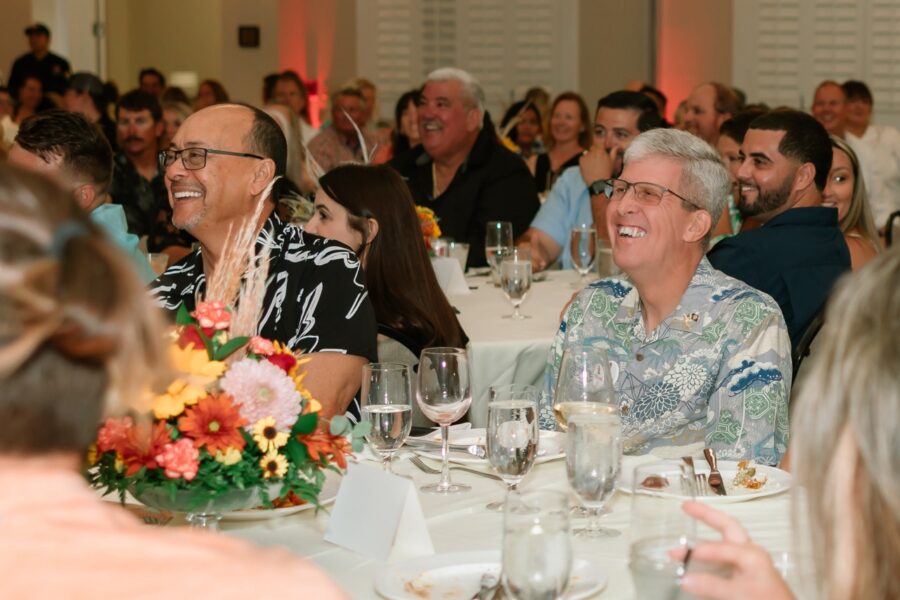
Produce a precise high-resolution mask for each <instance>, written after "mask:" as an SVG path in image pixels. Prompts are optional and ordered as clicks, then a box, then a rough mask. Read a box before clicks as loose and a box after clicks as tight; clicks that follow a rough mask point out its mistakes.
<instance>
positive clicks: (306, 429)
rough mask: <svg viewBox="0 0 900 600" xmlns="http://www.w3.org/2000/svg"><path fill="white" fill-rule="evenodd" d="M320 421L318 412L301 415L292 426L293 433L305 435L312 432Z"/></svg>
mask: <svg viewBox="0 0 900 600" xmlns="http://www.w3.org/2000/svg"><path fill="white" fill-rule="evenodd" d="M318 423H319V416H318V415H317V414H316V413H306V414H305V415H300V418H299V419H297V422H296V423H294V426H293V427H292V428H291V435H305V434H307V433H312V432H313V431H315V430H316V425H317V424H318Z"/></svg>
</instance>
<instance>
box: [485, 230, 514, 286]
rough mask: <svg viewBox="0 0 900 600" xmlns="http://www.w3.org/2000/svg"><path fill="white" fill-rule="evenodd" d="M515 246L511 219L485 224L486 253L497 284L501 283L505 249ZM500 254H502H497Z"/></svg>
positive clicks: (492, 276)
mask: <svg viewBox="0 0 900 600" xmlns="http://www.w3.org/2000/svg"><path fill="white" fill-rule="evenodd" d="M512 247H513V232H512V223H510V222H509V221H490V222H489V223H488V224H487V225H486V226H485V234H484V255H485V258H486V259H487V263H488V265H489V266H490V267H491V278H492V280H493V282H494V285H495V286H499V285H500V272H499V270H498V269H499V267H500V259H501V258H502V254H503V253H504V251H507V252H508V251H509V249H510V248H512ZM498 254H500V255H501V256H497V255H498Z"/></svg>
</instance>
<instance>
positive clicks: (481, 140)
mask: <svg viewBox="0 0 900 600" xmlns="http://www.w3.org/2000/svg"><path fill="white" fill-rule="evenodd" d="M496 136H497V134H496V133H495V131H494V122H493V121H492V120H491V115H490V113H488V112H487V111H485V113H484V121H483V124H482V127H481V129H480V130H479V131H478V135H477V136H476V137H475V143H474V144H473V145H472V149H471V150H469V154H467V155H466V158H465V160H464V161H463V162H462V164H461V165H460V166H459V170H458V171H457V173H465V172H466V171H467V170H468V168H469V165H472V166H476V167H477V166H481V165H484V164H487V162H488V161H489V160H490V158H491V150H492V148H493V145H494V141H495V139H496ZM432 162H433V160H432V158H431V156H429V155H428V152H426V151H424V147H423V152H422V154H421V155H420V156H419V157H418V158H416V166H417V167H427V166H430V165H431V163H432Z"/></svg>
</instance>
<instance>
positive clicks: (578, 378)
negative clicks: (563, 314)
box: [553, 344, 615, 431]
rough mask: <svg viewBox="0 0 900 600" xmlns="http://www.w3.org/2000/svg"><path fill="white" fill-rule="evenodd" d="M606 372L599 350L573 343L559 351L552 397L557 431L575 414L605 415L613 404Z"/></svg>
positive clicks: (609, 374)
mask: <svg viewBox="0 0 900 600" xmlns="http://www.w3.org/2000/svg"><path fill="white" fill-rule="evenodd" d="M610 369H611V367H610V364H609V357H608V356H607V354H606V350H605V349H603V348H601V347H598V346H593V345H589V344H576V345H573V346H570V347H568V348H566V349H565V350H564V351H563V356H562V360H561V361H560V364H559V373H558V375H557V377H556V390H555V392H554V394H553V414H554V415H555V416H556V422H557V424H558V425H559V428H560V429H561V430H563V431H565V430H566V427H567V422H568V420H569V418H571V416H572V415H573V414H575V413H591V412H597V411H599V412H608V405H615V390H614V388H613V377H612V372H611V370H610Z"/></svg>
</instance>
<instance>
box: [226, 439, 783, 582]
mask: <svg viewBox="0 0 900 600" xmlns="http://www.w3.org/2000/svg"><path fill="white" fill-rule="evenodd" d="M653 459H654V457H647V456H643V457H631V456H626V457H624V458H623V462H622V468H623V470H624V469H633V468H634V465H635V464H638V463H639V462H642V461H647V460H653ZM428 462H429V464H431V465H433V466H436V465H437V464H438V463H437V462H435V461H430V460H429V461H428ZM394 470H395V472H397V473H398V474H400V475H409V476H412V478H413V480H414V482H415V484H416V486H417V487H418V486H419V485H422V484H424V483H431V482H433V481H435V480H436V479H437V477H438V476H437V475H427V474H425V473H422V472H421V471H419V470H418V469H417V468H416V467H415V466H414V465H413V464H412V463H410V461H409V460H406V459H401V460H397V461H396V462H395V469H394ZM452 476H453V478H454V480H459V481H461V482H464V483H467V484H469V485H471V486H472V491H470V492H468V493H465V494H456V495H451V496H438V495H432V494H423V493H421V492H420V493H419V498H420V501H421V504H422V509H423V512H424V514H425V519H426V522H427V527H428V531H429V534H430V536H431V540H432V544H433V545H434V549H435V553H436V554H442V553H448V552H462V551H476V550H494V551H499V550H500V548H501V541H502V520H503V515H502V513H499V512H489V511H487V510H486V509H485V505H486V504H487V503H488V502H492V501H495V500H498V499H502V498H503V496H504V488H505V486H504V484H502V483H501V482H499V481H492V480H489V479H486V478H483V477H480V476H477V475H472V474H468V473H465V472H462V471H453V472H452ZM536 488H547V489H551V488H552V489H559V490H568V484H567V481H566V473H565V462H564V460H554V461H551V462H547V463H543V464H539V465H535V467H534V468H533V469H532V471H531V473H529V475H528V477H526V479H525V481H524V482H523V483H522V484H521V486H520V489H523V490H527V489H536ZM607 506H608V508H609V509H611V513H610V514H608V515H606V516H604V517H603V519H602V521H603V525H604V526H605V527H612V528H615V529H619V530H620V531H622V535H621V536H619V537H616V538H608V539H601V540H581V539H578V538H573V540H574V541H573V543H574V551H575V555H576V556H581V557H585V558H588V559H590V560H593V561H595V562H596V563H597V564H598V566H599V568H600V569H601V570H602V571H603V573H604V574H605V575H606V576H607V577H608V584H607V586H606V588H605V589H604V590H602V591H601V592H599V593H597V594H595V595H594V596H593V597H594V598H608V599H614V600H622V599H626V600H627V599H629V598H633V597H634V588H633V585H632V581H631V576H630V573H629V570H628V544H629V536H628V528H629V520H630V497H629V495H628V494H625V493H622V492H620V491H616V492H615V494H614V495H613V497H612V498H611V500H610V502H609V503H608V505H607ZM789 506H790V492H786V493H782V494H778V495H775V496H769V497H765V498H758V499H755V500H751V501H746V502H740V503H731V504H719V505H717V508H720V509H721V510H723V511H725V512H727V513H728V514H731V515H733V516H734V517H736V518H737V519H739V520H740V521H741V523H742V524H743V525H744V527H745V528H746V529H747V530H748V531H749V532H750V535H751V536H752V537H753V540H754V541H755V542H756V543H758V544H760V545H762V546H763V547H765V548H766V549H767V550H769V551H770V552H785V551H791V549H792V540H791V537H792V536H791V528H790V523H789V514H790V508H789ZM377 518H378V511H377V507H373V508H372V519H377ZM327 522H328V515H327V513H326V512H325V511H321V512H320V513H319V514H318V515H316V514H315V513H314V511H311V510H310V511H305V512H301V513H297V514H294V515H290V516H285V517H281V518H277V519H270V520H259V521H242V522H228V521H223V522H222V530H223V531H224V532H225V534H226V535H234V536H237V537H240V538H244V539H247V540H250V541H253V542H255V543H257V544H260V545H264V546H273V545H280V546H284V547H286V548H288V549H289V550H290V551H292V552H294V553H296V554H299V555H302V556H304V557H306V558H307V559H308V560H311V561H313V562H314V563H316V564H317V565H319V566H320V567H321V568H322V569H324V570H325V571H326V572H327V573H329V574H330V575H331V576H332V577H333V578H334V579H335V580H336V581H337V582H338V583H339V584H340V585H341V586H342V587H343V588H344V589H345V590H346V591H347V592H348V594H349V595H350V597H351V598H355V599H363V598H379V596H378V594H377V593H376V592H375V589H374V586H373V582H374V579H375V575H376V574H377V573H379V572H381V571H382V570H384V569H385V568H386V564H385V563H382V562H378V561H375V560H371V559H368V558H365V557H363V556H361V555H359V554H355V553H353V552H350V551H349V550H345V549H343V548H340V547H338V546H335V545H333V544H331V543H329V542H326V541H325V540H324V539H323V533H324V531H325V527H326V525H327ZM575 522H577V521H576V520H573V523H575ZM698 534H699V536H700V537H701V538H706V539H718V536H717V535H716V534H714V533H713V532H712V531H711V530H709V529H706V528H705V527H701V528H699V529H698ZM298 585H302V582H298Z"/></svg>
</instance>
